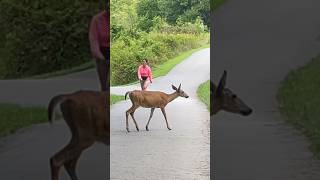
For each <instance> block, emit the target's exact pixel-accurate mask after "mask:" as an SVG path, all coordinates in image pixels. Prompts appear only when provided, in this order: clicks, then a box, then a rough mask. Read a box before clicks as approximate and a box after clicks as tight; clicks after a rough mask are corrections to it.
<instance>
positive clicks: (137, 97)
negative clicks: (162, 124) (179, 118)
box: [125, 84, 189, 132]
mask: <svg viewBox="0 0 320 180" xmlns="http://www.w3.org/2000/svg"><path fill="white" fill-rule="evenodd" d="M172 89H173V90H175V92H173V93H171V94H166V93H164V92H160V91H139V90H134V91H129V92H127V93H126V94H125V99H127V95H128V94H129V97H130V100H131V102H132V106H131V108H130V109H128V110H127V112H126V129H127V131H128V132H129V124H128V116H129V114H130V115H131V117H132V119H133V122H134V124H135V125H136V129H137V131H139V127H138V124H137V122H136V120H135V118H134V112H135V110H136V109H138V108H139V107H140V106H141V107H144V108H151V113H150V117H149V120H148V123H147V125H146V130H147V131H149V128H148V126H149V123H150V120H151V118H152V115H153V112H154V110H155V108H160V109H161V111H162V114H163V116H164V118H165V120H166V124H167V128H168V129H169V130H171V128H170V126H169V123H168V119H167V115H166V111H165V107H166V106H167V104H168V103H170V102H171V101H173V100H174V99H176V98H177V97H185V98H188V97H189V96H188V95H187V94H186V93H185V92H184V91H183V90H182V89H181V84H180V85H179V87H178V88H176V87H175V86H174V85H172Z"/></svg>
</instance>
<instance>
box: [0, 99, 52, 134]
mask: <svg viewBox="0 0 320 180" xmlns="http://www.w3.org/2000/svg"><path fill="white" fill-rule="evenodd" d="M47 121H48V118H47V109H46V108H44V107H22V106H19V105H14V104H0V137H3V136H7V135H9V134H13V133H15V132H16V131H17V130H18V129H20V128H23V127H27V126H30V125H32V124H37V123H43V122H47Z"/></svg>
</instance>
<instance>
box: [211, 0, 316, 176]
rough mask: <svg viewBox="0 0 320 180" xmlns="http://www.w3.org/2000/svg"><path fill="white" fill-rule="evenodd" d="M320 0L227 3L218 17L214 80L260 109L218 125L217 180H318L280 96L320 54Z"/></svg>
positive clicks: (220, 118) (221, 119)
mask: <svg viewBox="0 0 320 180" xmlns="http://www.w3.org/2000/svg"><path fill="white" fill-rule="evenodd" d="M319 9H320V1H317V0H305V1H299V0H281V1H278V0H268V1H264V0H227V1H226V3H225V4H224V5H223V6H222V7H221V8H219V9H218V10H217V11H215V12H214V19H213V24H214V28H215V35H214V46H213V47H212V50H213V52H212V60H213V62H212V68H211V72H212V74H213V75H214V76H213V77H211V78H212V79H213V80H215V81H218V79H219V78H220V76H221V74H222V72H223V70H224V69H226V70H227V71H228V78H227V86H228V87H230V88H231V89H233V91H234V92H236V93H237V94H238V95H239V96H240V97H242V98H243V99H244V100H245V101H246V103H247V104H249V105H250V106H251V107H252V108H253V109H254V113H253V115H251V116H249V117H241V116H237V115H233V114H228V113H224V112H222V113H220V114H218V115H217V116H215V117H214V121H213V123H212V129H213V138H212V142H211V144H212V145H213V152H211V153H212V154H211V155H213V161H212V164H213V166H212V168H213V171H212V173H214V179H215V180H270V179H272V180H318V179H320V163H319V161H317V160H315V158H314V157H313V155H312V153H311V152H310V151H309V149H308V147H309V142H308V141H307V140H306V138H305V137H304V136H302V135H301V133H299V132H297V131H296V130H294V129H293V128H291V127H290V126H289V125H287V124H285V123H284V121H283V120H282V117H281V116H280V113H279V112H278V107H277V106H278V104H277V101H276V92H277V88H278V87H279V84H280V81H282V80H283V79H284V78H285V75H286V74H287V73H288V72H289V71H290V70H291V69H293V68H297V67H299V66H301V65H303V64H305V63H307V62H308V61H309V60H310V59H311V58H312V57H314V56H315V55H316V54H317V53H319V52H320V44H319V41H317V38H318V37H319V34H320V10H319Z"/></svg>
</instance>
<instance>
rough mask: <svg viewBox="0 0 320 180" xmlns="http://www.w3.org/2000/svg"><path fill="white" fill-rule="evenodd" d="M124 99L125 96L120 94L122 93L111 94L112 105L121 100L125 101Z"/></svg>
mask: <svg viewBox="0 0 320 180" xmlns="http://www.w3.org/2000/svg"><path fill="white" fill-rule="evenodd" d="M123 100H124V96H120V95H113V94H112V95H111V99H110V105H113V104H115V103H117V102H119V101H123Z"/></svg>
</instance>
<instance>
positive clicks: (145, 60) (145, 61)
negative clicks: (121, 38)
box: [142, 59, 149, 67]
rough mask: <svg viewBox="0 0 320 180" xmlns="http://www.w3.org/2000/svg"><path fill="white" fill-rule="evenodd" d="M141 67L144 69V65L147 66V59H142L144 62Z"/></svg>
mask: <svg viewBox="0 0 320 180" xmlns="http://www.w3.org/2000/svg"><path fill="white" fill-rule="evenodd" d="M142 65H143V67H145V66H146V65H149V62H148V60H147V59H144V60H143V61H142Z"/></svg>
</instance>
